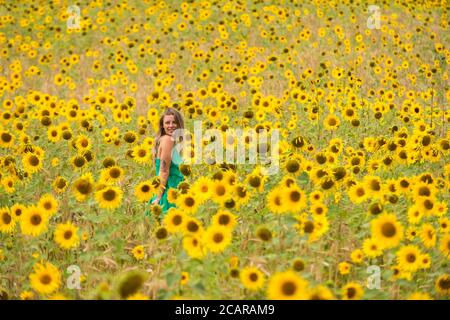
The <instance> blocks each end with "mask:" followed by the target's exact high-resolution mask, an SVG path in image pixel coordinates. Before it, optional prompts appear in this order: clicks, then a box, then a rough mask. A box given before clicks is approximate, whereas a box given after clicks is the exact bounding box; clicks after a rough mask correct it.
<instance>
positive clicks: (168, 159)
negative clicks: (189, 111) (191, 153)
mask: <svg viewBox="0 0 450 320" xmlns="http://www.w3.org/2000/svg"><path fill="white" fill-rule="evenodd" d="M176 129H184V121H183V117H182V116H181V114H180V113H179V112H178V111H177V110H175V109H173V108H167V109H166V110H165V111H164V113H163V115H162V116H161V118H160V119H159V130H158V133H157V134H156V138H155V143H154V147H153V159H154V163H155V166H156V173H157V174H159V178H160V185H159V188H158V190H157V193H156V195H155V196H153V197H152V198H151V199H150V200H149V201H148V202H147V208H148V207H149V206H150V205H156V204H158V205H160V206H161V208H162V211H163V214H165V213H166V212H167V211H168V210H169V208H171V207H175V204H173V203H170V202H169V201H168V200H167V191H168V189H170V188H174V189H175V188H177V187H178V184H179V183H180V182H181V181H183V179H184V177H183V175H182V174H181V172H180V169H179V167H178V166H179V164H180V163H181V156H180V154H179V153H178V152H177V150H176V148H175V143H176V140H177V139H176V137H174V132H175V130H176ZM178 132H180V131H177V132H176V133H178ZM177 136H179V135H177ZM146 215H148V209H147V211H146Z"/></svg>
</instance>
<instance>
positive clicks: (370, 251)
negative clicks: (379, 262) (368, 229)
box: [362, 238, 383, 258]
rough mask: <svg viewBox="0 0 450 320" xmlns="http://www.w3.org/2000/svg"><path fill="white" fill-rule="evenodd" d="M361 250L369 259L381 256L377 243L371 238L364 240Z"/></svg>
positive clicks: (379, 246)
mask: <svg viewBox="0 0 450 320" xmlns="http://www.w3.org/2000/svg"><path fill="white" fill-rule="evenodd" d="M362 250H363V252H364V254H365V255H366V256H367V257H369V258H376V257H379V256H381V255H382V254H383V250H382V247H381V245H380V243H379V241H378V240H376V239H373V238H368V239H366V240H364V242H363V247H362Z"/></svg>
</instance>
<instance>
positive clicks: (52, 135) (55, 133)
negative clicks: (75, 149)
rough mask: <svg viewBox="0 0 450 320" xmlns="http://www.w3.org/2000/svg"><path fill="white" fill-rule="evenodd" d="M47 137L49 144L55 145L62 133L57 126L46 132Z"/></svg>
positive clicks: (49, 128)
mask: <svg viewBox="0 0 450 320" xmlns="http://www.w3.org/2000/svg"><path fill="white" fill-rule="evenodd" d="M47 137H48V140H49V141H50V142H53V143H56V142H58V141H59V140H61V137H62V132H61V130H60V129H59V127H57V126H50V127H48V130H47Z"/></svg>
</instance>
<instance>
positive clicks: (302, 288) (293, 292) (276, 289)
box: [267, 270, 308, 300]
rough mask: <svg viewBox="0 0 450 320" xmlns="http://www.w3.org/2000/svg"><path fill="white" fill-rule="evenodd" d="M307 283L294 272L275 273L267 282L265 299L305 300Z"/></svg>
mask: <svg viewBox="0 0 450 320" xmlns="http://www.w3.org/2000/svg"><path fill="white" fill-rule="evenodd" d="M307 286H308V282H307V281H306V280H304V279H303V278H301V277H300V276H298V275H297V274H296V273H295V272H294V271H291V270H288V271H284V272H277V273H275V274H274V275H272V277H271V278H270V280H269V284H268V287H267V298H269V299H272V300H305V299H307V298H308V294H307Z"/></svg>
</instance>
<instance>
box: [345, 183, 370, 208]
mask: <svg viewBox="0 0 450 320" xmlns="http://www.w3.org/2000/svg"><path fill="white" fill-rule="evenodd" d="M368 196H369V191H368V190H367V189H366V187H365V186H364V184H363V183H360V182H358V183H356V184H354V185H352V186H351V187H350V189H349V190H348V197H349V198H350V201H351V202H353V203H356V204H358V203H362V202H364V201H366V200H367V198H368Z"/></svg>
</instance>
